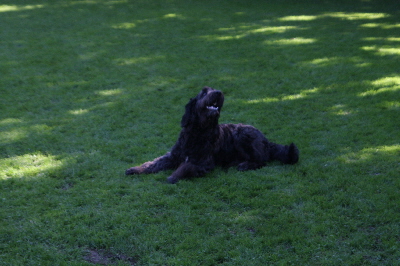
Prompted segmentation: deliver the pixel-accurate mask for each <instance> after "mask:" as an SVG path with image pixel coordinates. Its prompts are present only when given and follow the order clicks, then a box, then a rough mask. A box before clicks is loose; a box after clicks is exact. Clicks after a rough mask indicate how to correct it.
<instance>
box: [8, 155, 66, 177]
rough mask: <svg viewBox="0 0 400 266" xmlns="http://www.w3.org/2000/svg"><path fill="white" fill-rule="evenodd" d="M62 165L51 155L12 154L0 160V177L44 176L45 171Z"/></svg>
mask: <svg viewBox="0 0 400 266" xmlns="http://www.w3.org/2000/svg"><path fill="white" fill-rule="evenodd" d="M62 166H63V162H62V161H61V160H59V159H57V158H56V157H55V156H52V155H44V154H41V153H32V154H25V155H22V156H14V157H10V158H6V159H2V160H1V161H0V168H1V171H0V179H7V178H25V177H26V178H35V177H40V176H45V175H46V172H48V171H50V170H55V169H60V168H61V167H62Z"/></svg>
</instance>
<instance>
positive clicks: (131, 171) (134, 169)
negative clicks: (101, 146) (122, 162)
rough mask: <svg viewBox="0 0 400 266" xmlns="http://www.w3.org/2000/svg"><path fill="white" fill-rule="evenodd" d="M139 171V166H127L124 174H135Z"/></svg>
mask: <svg viewBox="0 0 400 266" xmlns="http://www.w3.org/2000/svg"><path fill="white" fill-rule="evenodd" d="M140 173H141V171H140V168H139V167H132V168H129V169H127V170H126V171H125V174H126V175H137V174H140Z"/></svg>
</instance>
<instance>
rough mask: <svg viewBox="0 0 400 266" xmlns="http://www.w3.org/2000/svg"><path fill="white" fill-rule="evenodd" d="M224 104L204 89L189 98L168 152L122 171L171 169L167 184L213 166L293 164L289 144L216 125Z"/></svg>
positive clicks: (247, 167)
mask: <svg viewBox="0 0 400 266" xmlns="http://www.w3.org/2000/svg"><path fill="white" fill-rule="evenodd" d="M223 104H224V95H223V93H222V92H221V91H219V90H215V89H213V88H210V87H204V88H203V89H202V90H201V91H200V93H199V94H198V95H197V96H196V97H195V98H191V99H190V101H189V103H188V104H186V106H185V113H184V115H183V116H182V120H181V127H182V130H181V132H180V136H179V139H178V141H177V142H176V143H175V145H174V146H173V147H172V149H171V151H170V152H167V153H166V154H165V155H163V156H161V157H158V158H156V159H154V160H153V161H149V162H146V163H144V164H142V165H140V166H136V167H132V168H129V169H127V170H126V172H125V174H126V175H134V174H150V173H157V172H159V171H163V170H168V169H174V170H175V171H174V172H173V173H172V174H171V176H169V177H168V178H167V182H168V183H171V184H175V183H176V182H178V181H179V180H180V179H184V178H189V177H200V176H204V175H205V174H206V173H208V172H210V171H211V170H213V169H214V168H215V166H222V167H232V166H236V167H237V169H238V170H239V171H247V170H253V169H258V168H261V167H263V166H265V165H266V163H267V162H270V161H272V160H278V161H281V162H282V163H285V164H295V163H297V161H298V160H299V149H298V148H297V146H296V145H295V144H293V143H291V144H290V145H281V144H276V143H273V142H270V141H268V139H267V138H266V137H265V136H264V135H263V134H262V133H261V132H260V131H259V130H258V129H256V128H255V127H253V126H250V125H243V124H218V119H219V116H220V113H221V109H222V106H223Z"/></svg>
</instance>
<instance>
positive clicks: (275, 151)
mask: <svg viewBox="0 0 400 266" xmlns="http://www.w3.org/2000/svg"><path fill="white" fill-rule="evenodd" d="M269 152H270V158H269V159H270V160H278V161H281V162H282V163H285V164H295V163H297V162H298V160H299V149H298V148H297V146H296V145H295V144H294V143H292V144H290V145H281V144H276V143H272V142H270V143H269Z"/></svg>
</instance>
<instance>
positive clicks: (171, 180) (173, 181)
mask: <svg viewBox="0 0 400 266" xmlns="http://www.w3.org/2000/svg"><path fill="white" fill-rule="evenodd" d="M178 181H179V178H178V177H176V176H173V175H171V176H169V177H168V178H167V182H168V183H170V184H176V183H177V182H178Z"/></svg>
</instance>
